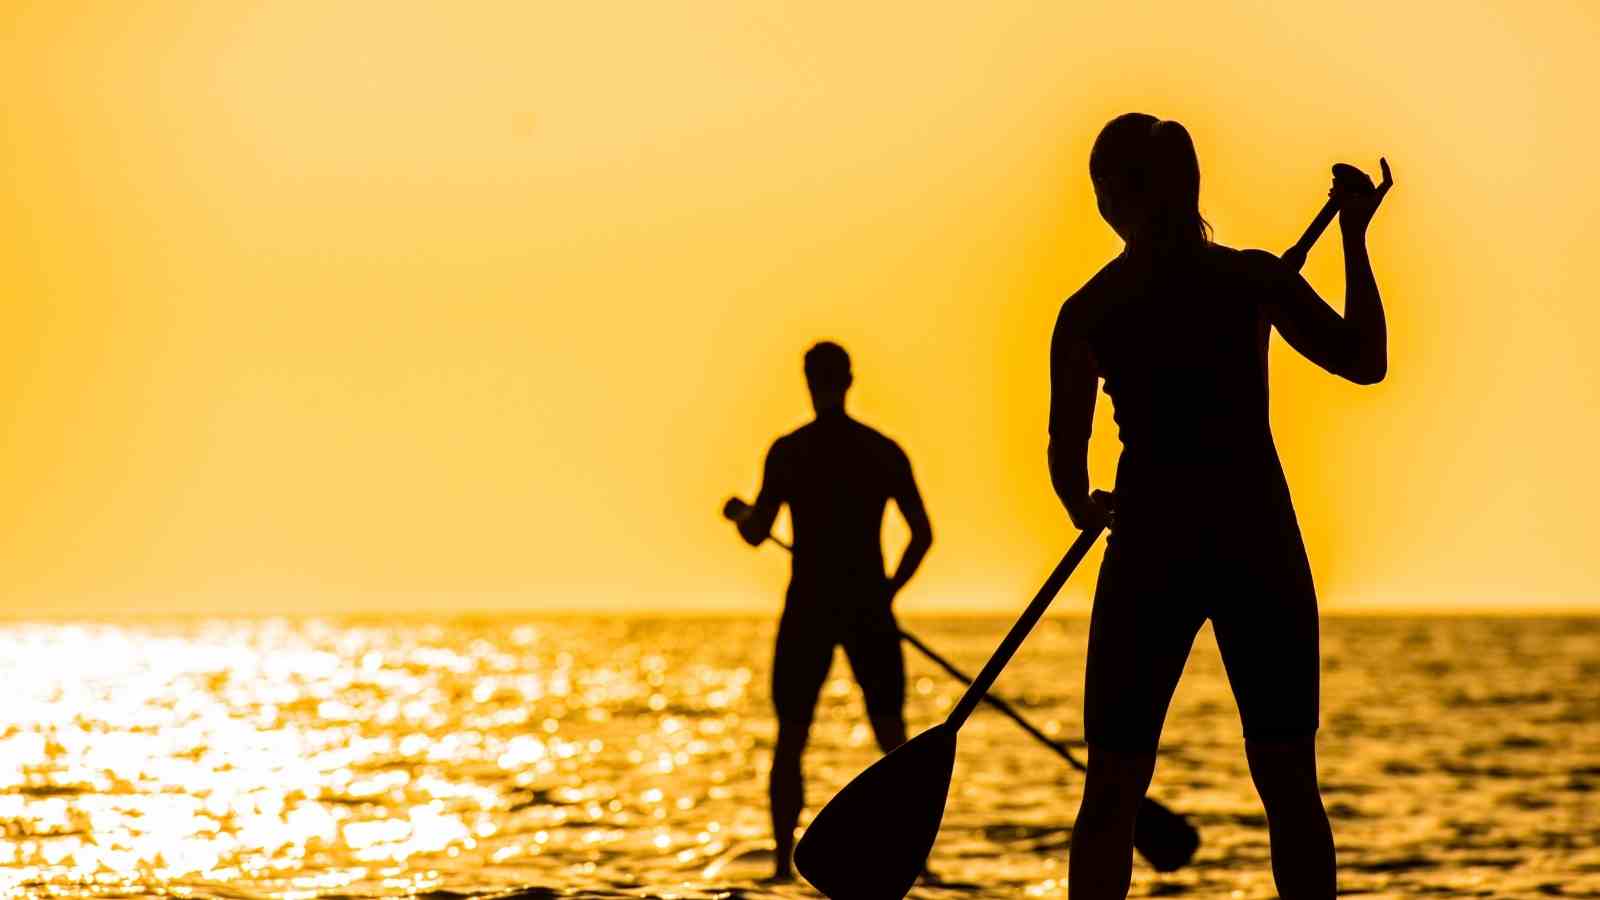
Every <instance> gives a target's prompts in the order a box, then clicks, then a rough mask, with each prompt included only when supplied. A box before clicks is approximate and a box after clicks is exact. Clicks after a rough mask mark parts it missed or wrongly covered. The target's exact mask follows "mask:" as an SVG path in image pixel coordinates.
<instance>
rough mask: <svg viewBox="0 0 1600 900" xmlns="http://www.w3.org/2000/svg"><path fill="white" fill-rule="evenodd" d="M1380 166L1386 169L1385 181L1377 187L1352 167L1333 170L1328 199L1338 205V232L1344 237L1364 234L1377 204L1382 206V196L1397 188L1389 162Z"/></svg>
mask: <svg viewBox="0 0 1600 900" xmlns="http://www.w3.org/2000/svg"><path fill="white" fill-rule="evenodd" d="M1378 165H1379V167H1380V168H1382V169H1383V181H1382V182H1381V183H1379V184H1378V185H1376V186H1374V185H1373V183H1372V179H1371V178H1370V177H1368V176H1367V173H1365V172H1363V171H1361V170H1360V169H1358V168H1356V167H1355V166H1352V165H1350V164H1349V163H1335V164H1334V166H1333V187H1331V188H1329V189H1328V196H1329V197H1332V198H1333V199H1334V200H1335V201H1337V202H1338V204H1339V228H1340V229H1341V230H1342V231H1344V233H1345V234H1352V235H1360V234H1365V233H1366V230H1367V223H1369V222H1371V221H1372V216H1373V214H1374V213H1376V212H1377V211H1378V204H1380V203H1382V202H1383V195H1384V194H1387V193H1389V188H1391V187H1394V176H1393V175H1392V174H1390V172H1389V161H1388V160H1387V159H1381V158H1380V159H1379V160H1378Z"/></svg>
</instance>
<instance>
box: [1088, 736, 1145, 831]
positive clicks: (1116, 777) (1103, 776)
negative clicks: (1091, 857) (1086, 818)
mask: <svg viewBox="0 0 1600 900" xmlns="http://www.w3.org/2000/svg"><path fill="white" fill-rule="evenodd" d="M1088 770H1089V771H1088V772H1087V774H1086V775H1085V776H1084V787H1083V804H1084V808H1085V809H1086V810H1088V811H1089V812H1090V813H1091V814H1093V815H1102V814H1115V813H1118V812H1123V811H1125V812H1127V813H1128V815H1130V816H1131V815H1133V811H1134V810H1136V809H1137V808H1138V803H1139V799H1140V798H1141V797H1143V796H1144V795H1145V792H1146V791H1148V790H1149V789H1150V779H1151V778H1152V777H1154V775H1155V770H1156V755H1155V753H1153V752H1151V753H1144V752H1129V751H1124V750H1107V749H1105V748H1102V747H1096V746H1094V745H1090V747H1089V765H1088Z"/></svg>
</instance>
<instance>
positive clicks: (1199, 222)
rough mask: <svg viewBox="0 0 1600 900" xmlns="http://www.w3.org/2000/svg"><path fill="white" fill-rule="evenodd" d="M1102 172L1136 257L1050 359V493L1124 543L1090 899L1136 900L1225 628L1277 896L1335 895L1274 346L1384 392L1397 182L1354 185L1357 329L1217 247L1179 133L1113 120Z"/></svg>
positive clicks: (1090, 692) (1087, 799)
mask: <svg viewBox="0 0 1600 900" xmlns="http://www.w3.org/2000/svg"><path fill="white" fill-rule="evenodd" d="M1089 173H1090V177H1091V178H1092V180H1093V182H1094V188H1095V194H1096V197H1097V199H1098V201H1099V208H1100V212H1101V214H1102V216H1104V218H1105V220H1106V222H1107V223H1108V224H1110V225H1111V227H1112V228H1113V229H1114V230H1115V231H1116V232H1117V234H1118V235H1119V236H1120V237H1122V239H1123V240H1124V242H1125V249H1124V250H1123V252H1122V253H1121V254H1120V255H1119V256H1117V257H1116V258H1115V259H1113V260H1112V261H1111V262H1109V263H1107V264H1106V266H1105V267H1104V268H1103V269H1101V270H1100V272H1099V273H1098V274H1096V275H1095V276H1094V277H1093V278H1092V279H1090V281H1089V283H1088V284H1086V285H1084V286H1083V288H1081V289H1080V290H1079V291H1078V292H1077V293H1076V294H1074V295H1073V296H1072V297H1071V299H1069V300H1068V301H1067V302H1066V304H1065V305H1064V306H1063V307H1062V309H1061V315H1060V318H1059V320H1058V321H1057V323H1056V329H1055V335H1054V339H1053V341H1052V344H1051V400H1050V448H1049V462H1050V475H1051V480H1052V482H1053V484H1054V485H1055V488H1056V492H1057V493H1058V494H1059V495H1060V497H1061V500H1062V502H1063V504H1065V506H1066V508H1067V512H1068V514H1069V515H1070V516H1071V518H1072V520H1073V521H1074V522H1075V523H1076V524H1078V526H1079V527H1089V526H1091V525H1093V524H1095V523H1099V522H1109V524H1110V525H1111V527H1112V529H1113V530H1112V536H1111V538H1110V542H1109V544H1108V547H1107V551H1106V557H1105V562H1104V564H1103V566H1102V568H1101V571H1100V581H1099V584H1098V585H1097V588H1096V591H1095V600H1094V614H1093V618H1092V620H1091V624H1090V634H1089V658H1088V666H1087V671H1086V673H1085V679H1084V692H1085V696H1084V730H1085V732H1086V737H1087V740H1088V742H1089V745H1090V749H1089V771H1088V775H1087V781H1086V784H1085V788H1084V796H1083V804H1082V807H1081V809H1080V811H1079V814H1078V819H1077V822H1076V825H1075V828H1074V831H1073V837H1072V845H1071V870H1070V874H1069V882H1068V883H1069V885H1070V890H1071V894H1072V896H1073V897H1074V898H1075V900H1085V898H1100V897H1116V898H1120V897H1124V896H1126V894H1127V890H1128V884H1129V878H1130V871H1131V864H1132V847H1133V837H1134V825H1135V814H1136V812H1137V810H1138V808H1139V801H1140V798H1141V797H1143V796H1144V793H1145V790H1146V789H1147V788H1148V786H1149V784H1150V779H1151V775H1152V773H1153V771H1154V767H1155V759H1156V755H1155V751H1156V746H1157V743H1158V741H1159V738H1160V734H1161V726H1162V720H1163V719H1164V718H1165V716H1166V711H1167V705H1168V702H1169V701H1170V700H1171V698H1172V693H1173V691H1174V689H1175V688H1176V686H1177V682H1178V678H1179V675H1180V674H1181V673H1182V671H1183V666H1184V662H1185V660H1186V659H1187V657H1188V654H1189V649H1190V647H1191V645H1192V643H1193V641H1194V637H1195V634H1196V633H1197V632H1198V630H1199V628H1200V627H1201V625H1202V624H1203V623H1204V622H1205V621H1206V620H1207V619H1210V620H1211V623H1212V627H1213V630H1214V632H1215V634H1216V637H1217V644H1218V647H1219V649H1220V651H1221V653H1222V659H1223V662H1224V664H1225V666H1226V668H1227V672H1228V679H1229V682H1230V683H1231V685H1232V687H1233V692H1234V697H1235V698H1236V700H1237V702H1238V706H1239V713H1240V718H1241V719H1242V720H1243V725H1244V736H1245V748H1246V755H1247V757H1248V760H1249V764H1250V773H1251V776H1252V778H1253V779H1254V781H1255V785H1256V789H1257V791H1258V792H1259V794H1260V796H1261V799H1262V802H1263V804H1264V805H1265V807H1266V812H1267V820H1268V827H1269V831H1270V836H1271V842H1272V861H1273V874H1274V877H1275V879H1276V881H1277V885H1278V891H1279V893H1280V894H1281V895H1282V896H1284V897H1294V898H1332V897H1333V896H1334V884H1335V873H1334V849H1333V837H1332V833H1331V830H1330V829H1329V826H1328V818H1327V815H1326V813H1325V812H1324V810H1323V806H1322V800H1321V796H1320V793H1319V790H1318V786H1317V778H1316V751H1315V733H1316V730H1317V715H1318V712H1317V705H1318V691H1319V686H1318V666H1319V661H1318V649H1317V602H1316V595H1315V591H1314V589H1313V586H1312V581H1311V570H1310V566H1309V564H1308V563H1307V560H1306V553H1305V548H1304V546H1303V545H1302V543H1301V539H1300V532H1299V527H1298V525H1297V524H1296V520H1295V513H1294V508H1293V506H1292V504H1291V503H1290V498H1289V489H1288V486H1287V484H1286V483H1285V481H1284V475H1283V470H1282V468H1281V466H1280V465H1279V462H1278V456H1277V451H1276V449H1275V448H1274V446H1273V441H1272V434H1271V430H1270V428H1269V426H1268V415H1267V342H1268V337H1269V335H1270V333H1271V329H1273V328H1276V329H1278V332H1279V333H1280V334H1282V335H1283V337H1284V339H1285V340H1287V341H1288V342H1289V345H1290V346H1291V347H1293V348H1294V349H1295V350H1297V351H1299V352H1300V353H1301V354H1303V355H1305V356H1306V357H1307V358H1308V359H1310V360H1311V361H1312V362H1314V363H1316V364H1317V365H1319V366H1321V367H1322V368H1324V369H1326V370H1327V371H1329V372H1332V373H1334V374H1336V375H1339V376H1342V377H1344V378H1346V379H1349V380H1350V381H1354V382H1357V383H1360V384H1372V383H1375V382H1377V381H1379V380H1381V379H1382V378H1383V377H1384V373H1385V369H1386V366H1387V357H1386V349H1385V344H1386V338H1385V327H1384V316H1383V307H1382V304H1381V303H1380V301H1379V297H1378V288H1377V284H1376V282H1375V281H1374V279H1373V275H1372V268H1371V265H1370V264H1369V262H1368V259H1367V250H1366V244H1365V235H1366V228H1367V223H1368V222H1369V221H1370V220H1371V218H1372V215H1373V213H1374V212H1375V211H1376V209H1377V206H1378V203H1379V201H1380V200H1381V199H1382V196H1383V192H1384V190H1386V189H1387V187H1388V184H1389V183H1390V182H1389V180H1388V178H1387V175H1388V167H1387V164H1384V174H1385V176H1386V178H1385V184H1384V186H1383V188H1382V189H1380V188H1377V187H1374V185H1373V184H1372V182H1371V180H1370V179H1369V178H1367V176H1366V175H1364V174H1362V173H1361V172H1360V171H1359V170H1357V169H1355V168H1354V167H1351V166H1346V165H1339V166H1335V167H1334V183H1333V188H1332V190H1331V191H1330V196H1332V197H1333V199H1334V200H1335V201H1336V202H1337V205H1338V208H1339V219H1340V228H1341V231H1342V232H1343V238H1344V259H1345V312H1344V315H1343V317H1341V316H1340V315H1338V314H1337V313H1335V312H1334V311H1333V310H1332V309H1331V308H1330V307H1329V306H1328V305H1327V304H1326V303H1324V302H1323V301H1322V299H1321V298H1320V297H1318V296H1317V294H1316V292H1315V291H1313V290H1312V288H1311V286H1310V285H1308V284H1307V283H1306V282H1305V280H1304V279H1303V278H1301V277H1300V276H1299V275H1298V274H1297V272H1296V271H1295V268H1294V267H1292V266H1290V265H1288V264H1285V263H1284V262H1283V261H1282V260H1280V259H1279V258H1278V257H1276V256H1273V255H1272V254H1270V253H1266V252H1263V251H1259V250H1244V251H1240V250H1234V249H1232V248H1229V247H1225V246H1222V245H1220V244H1216V243H1213V242H1211V240H1210V234H1209V231H1210V229H1209V226H1208V225H1207V224H1206V222H1205V220H1204V219H1202V218H1201V217H1200V212H1199V191H1200V168H1199V162H1198V160H1197V159H1196V156H1195V152H1194V144H1193V143H1192V142H1191V140H1190V137H1189V134H1188V132H1187V131H1186V130H1185V129H1184V128H1183V126H1182V125H1180V124H1178V123H1177V122H1171V121H1160V120H1157V119H1155V118H1154V117H1152V116H1147V115H1142V114H1137V113H1133V114H1128V115H1124V116H1120V117H1118V118H1116V119H1114V120H1112V121H1111V122H1110V123H1109V124H1108V125H1106V127H1105V128H1104V130H1102V131H1101V133H1100V136H1099V138H1098V139H1097V140H1096V141H1095V145H1094V149H1093V152H1092V153H1091V156H1090V160H1089ZM1100 379H1104V381H1105V390H1106V393H1107V395H1109V396H1110V397H1111V399H1112V403H1113V406H1114V410H1115V418H1116V422H1117V427H1118V430H1119V433H1120V437H1121V440H1122V445H1123V450H1122V456H1121V460H1120V462H1119V463H1118V466H1117V477H1116V489H1115V491H1114V493H1113V497H1114V500H1113V501H1112V502H1106V501H1104V500H1103V499H1100V498H1097V497H1095V496H1094V495H1092V494H1091V493H1090V491H1089V476H1088V465H1087V455H1086V454H1087V447H1088V441H1089V431H1090V427H1091V423H1092V420H1093V415H1094V403H1095V395H1096V391H1097V383H1098V381H1099V380H1100Z"/></svg>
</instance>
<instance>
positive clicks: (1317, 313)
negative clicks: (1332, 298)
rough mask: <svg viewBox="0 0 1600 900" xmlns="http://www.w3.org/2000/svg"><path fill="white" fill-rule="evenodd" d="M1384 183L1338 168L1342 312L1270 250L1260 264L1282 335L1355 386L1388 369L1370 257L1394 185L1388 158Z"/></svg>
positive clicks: (1352, 169) (1269, 307) (1274, 319)
mask: <svg viewBox="0 0 1600 900" xmlns="http://www.w3.org/2000/svg"><path fill="white" fill-rule="evenodd" d="M1380 165H1381V166H1382V167H1383V184H1382V185H1381V186H1376V187H1375V186H1374V185H1373V184H1372V180H1371V179H1370V178H1368V177H1367V176H1366V175H1365V174H1364V173H1362V172H1361V171H1360V170H1359V169H1356V168H1355V167H1354V166H1347V165H1339V166H1335V167H1334V184H1333V190H1332V191H1330V192H1329V193H1330V195H1331V196H1332V197H1334V199H1335V200H1338V201H1339V230H1340V232H1341V233H1342V234H1343V237H1344V283H1345V289H1344V290H1345V299H1344V316H1343V317H1342V318H1341V317H1340V316H1339V314H1338V313H1336V312H1334V311H1333V308H1332V307H1330V306H1328V304H1327V303H1325V302H1324V301H1323V299H1322V298H1321V297H1319V296H1317V292H1316V291H1315V290H1313V289H1312V287H1311V285H1310V284H1307V283H1306V280H1305V279H1304V278H1302V277H1300V275H1299V273H1297V272H1293V271H1290V270H1289V269H1288V268H1287V267H1285V266H1284V265H1282V263H1281V262H1279V261H1278V260H1276V259H1272V258H1270V254H1265V253H1263V254H1261V255H1262V256H1263V257H1268V258H1269V259H1267V260H1263V262H1262V264H1263V265H1264V266H1267V267H1269V271H1270V272H1271V273H1272V276H1271V277H1270V278H1269V280H1268V285H1267V291H1266V293H1267V302H1266V308H1267V314H1268V316H1269V318H1270V319H1271V322H1272V324H1273V326H1274V327H1276V328H1277V329H1278V333H1279V334H1282V335H1283V338H1284V340H1286V341H1288V342H1289V346H1291V347H1293V348H1294V349H1295V350H1296V351H1297V352H1299V353H1300V354H1301V355H1302V356H1304V357H1305V358H1307V359H1309V360H1311V361H1312V362H1314V363H1316V364H1317V365H1319V366H1321V367H1322V368H1323V369H1326V370H1327V371H1329V372H1331V373H1333V374H1335V375H1338V376H1340V377H1342V378H1346V379H1349V380H1350V381H1353V382H1355V383H1357V384H1376V383H1378V382H1379V381H1382V380H1383V377H1384V375H1385V374H1387V372H1388V369H1389V350H1388V343H1389V338H1388V326H1387V323H1386V322H1385V320H1384V315H1383V301H1382V298H1380V297H1379V295H1378V282H1377V279H1376V278H1375V277H1374V276H1373V274H1372V261H1371V259H1370V258H1369V257H1368V255H1367V225H1368V224H1369V223H1370V222H1371V221H1372V216H1373V214H1374V213H1375V212H1377V209H1378V204H1379V203H1380V202H1382V200H1383V195H1384V194H1385V193H1387V192H1388V189H1389V186H1390V185H1392V184H1393V183H1394V181H1393V178H1392V177H1391V175H1390V172H1389V164H1388V162H1387V161H1381V162H1380Z"/></svg>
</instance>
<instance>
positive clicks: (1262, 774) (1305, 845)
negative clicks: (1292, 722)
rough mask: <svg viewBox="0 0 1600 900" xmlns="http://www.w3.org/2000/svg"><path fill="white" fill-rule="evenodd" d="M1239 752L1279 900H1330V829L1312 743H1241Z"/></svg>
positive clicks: (1307, 740)
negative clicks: (1257, 801) (1252, 787)
mask: <svg viewBox="0 0 1600 900" xmlns="http://www.w3.org/2000/svg"><path fill="white" fill-rule="evenodd" d="M1244 752H1245V757H1246V758H1247V759H1248V760H1249V762H1250V777H1251V778H1252V779H1253V780H1254V781H1255V783H1256V792H1257V793H1259V794H1260V795H1261V804H1262V806H1264V807H1266V810H1267V832H1268V834H1269V835H1270V837H1271V840H1272V878H1273V881H1275V882H1276V883H1277V885H1278V895H1279V896H1281V897H1283V898H1284V900H1333V896H1334V891H1335V884H1336V880H1337V876H1336V874H1335V864H1334V850H1333V829H1332V828H1331V827H1330V826H1329V825H1328V813H1327V811H1326V810H1324V809H1323V807H1322V793H1321V791H1319V790H1318V789H1317V745H1316V739H1315V738H1303V739H1300V740H1290V741H1252V740H1246V741H1245V742H1244Z"/></svg>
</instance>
